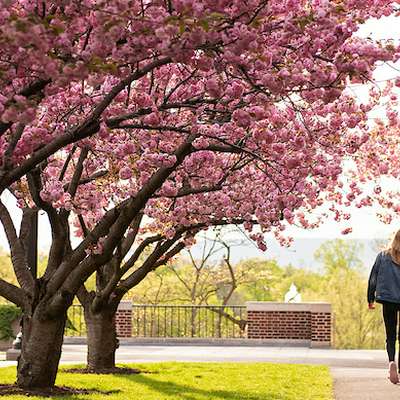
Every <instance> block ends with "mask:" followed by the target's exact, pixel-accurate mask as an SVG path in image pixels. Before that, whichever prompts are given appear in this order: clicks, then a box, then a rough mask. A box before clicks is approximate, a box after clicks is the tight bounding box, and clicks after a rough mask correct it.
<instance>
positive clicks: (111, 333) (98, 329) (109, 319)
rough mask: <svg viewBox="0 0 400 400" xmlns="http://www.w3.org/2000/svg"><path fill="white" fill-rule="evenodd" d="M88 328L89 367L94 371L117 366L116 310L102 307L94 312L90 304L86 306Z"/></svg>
mask: <svg viewBox="0 0 400 400" xmlns="http://www.w3.org/2000/svg"><path fill="white" fill-rule="evenodd" d="M84 314H85V322H86V329H87V346H88V352H87V368H88V369H89V370H91V371H93V372H97V371H101V370H106V369H112V368H115V352H116V350H117V348H118V340H117V332H116V327H115V312H114V311H113V310H109V309H104V308H103V309H101V310H100V311H99V312H96V313H93V312H92V310H91V307H90V305H89V306H86V307H84Z"/></svg>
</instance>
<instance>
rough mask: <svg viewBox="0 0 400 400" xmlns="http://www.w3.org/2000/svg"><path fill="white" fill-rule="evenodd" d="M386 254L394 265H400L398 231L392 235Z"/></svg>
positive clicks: (399, 231)
mask: <svg viewBox="0 0 400 400" xmlns="http://www.w3.org/2000/svg"><path fill="white" fill-rule="evenodd" d="M386 252H387V253H388V254H390V256H391V257H392V260H393V261H394V262H395V263H396V264H399V265H400V229H399V230H398V231H397V232H396V233H395V234H394V235H393V238H392V240H391V241H390V242H389V245H388V247H387V248H386Z"/></svg>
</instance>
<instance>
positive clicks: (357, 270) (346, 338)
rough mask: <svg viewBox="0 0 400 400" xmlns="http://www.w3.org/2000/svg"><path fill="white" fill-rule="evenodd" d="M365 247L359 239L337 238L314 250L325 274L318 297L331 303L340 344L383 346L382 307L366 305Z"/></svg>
mask: <svg viewBox="0 0 400 400" xmlns="http://www.w3.org/2000/svg"><path fill="white" fill-rule="evenodd" d="M362 248H363V247H362V245H361V244H359V243H356V242H353V241H345V240H339V239H338V240H332V241H328V242H326V243H324V244H323V245H322V246H321V247H320V248H319V249H318V250H317V251H316V253H315V259H316V260H318V261H320V262H321V263H322V264H323V276H324V278H323V280H322V281H321V285H320V288H319V291H318V293H317V297H318V298H319V299H320V300H326V301H329V302H330V303H331V304H332V307H333V314H334V342H335V347H337V348H344V349H357V348H381V347H383V346H384V328H383V323H382V318H381V310H380V307H377V309H376V310H374V311H372V310H369V309H368V307H367V301H366V291H367V279H366V274H365V268H363V264H362V262H361V260H360V258H359V255H360V253H361V252H362ZM372 261H373V260H372Z"/></svg>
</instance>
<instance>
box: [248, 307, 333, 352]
mask: <svg viewBox="0 0 400 400" xmlns="http://www.w3.org/2000/svg"><path fill="white" fill-rule="evenodd" d="M247 338H248V339H258V340H263V341H265V342H268V343H269V342H271V343H275V342H277V343H282V344H297V345H302V346H310V347H315V346H316V347H329V346H330V342H331V305H330V304H327V303H274V302H248V303H247Z"/></svg>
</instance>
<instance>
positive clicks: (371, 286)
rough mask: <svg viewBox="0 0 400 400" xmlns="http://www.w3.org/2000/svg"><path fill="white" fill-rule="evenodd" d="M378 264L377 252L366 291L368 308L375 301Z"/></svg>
mask: <svg viewBox="0 0 400 400" xmlns="http://www.w3.org/2000/svg"><path fill="white" fill-rule="evenodd" d="M379 266H380V254H378V256H377V257H376V260H375V263H374V265H373V267H372V270H371V274H370V275H369V280H368V292H367V299H368V304H369V308H373V306H372V305H373V304H374V302H375V291H376V282H377V279H378V272H379Z"/></svg>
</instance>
